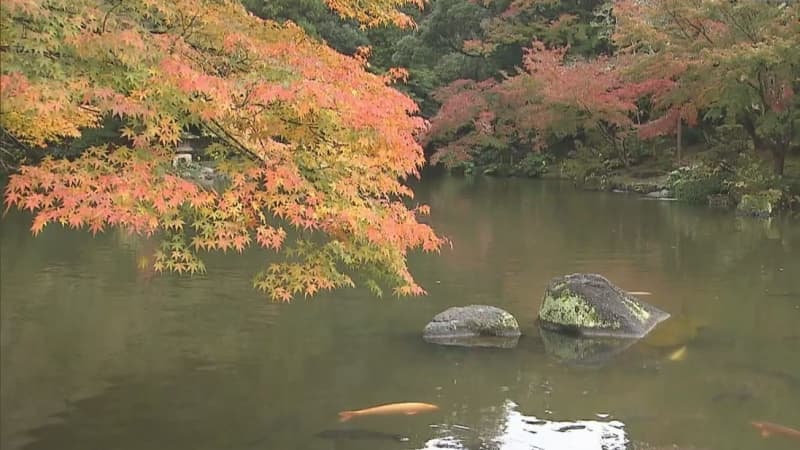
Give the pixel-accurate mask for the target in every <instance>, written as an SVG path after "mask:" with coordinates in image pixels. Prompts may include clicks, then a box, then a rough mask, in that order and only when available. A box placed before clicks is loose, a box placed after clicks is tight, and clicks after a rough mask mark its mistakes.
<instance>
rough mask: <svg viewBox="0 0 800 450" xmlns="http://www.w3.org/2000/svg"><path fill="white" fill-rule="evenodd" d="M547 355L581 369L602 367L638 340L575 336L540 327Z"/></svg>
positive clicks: (540, 334)
mask: <svg viewBox="0 0 800 450" xmlns="http://www.w3.org/2000/svg"><path fill="white" fill-rule="evenodd" d="M539 336H540V337H541V338H542V341H543V342H544V348H545V351H547V353H549V354H550V355H552V356H554V357H555V358H557V359H558V360H559V361H561V362H563V363H565V364H570V365H575V366H579V367H595V368H597V367H602V366H604V365H606V364H608V363H609V362H610V361H611V360H612V359H613V358H614V357H615V356H617V355H618V354H620V353H622V352H624V351H625V350H627V349H628V348H630V347H631V346H632V345H633V344H635V343H636V342H637V341H638V340H637V339H618V338H616V339H615V338H605V337H585V336H574V335H570V334H565V333H557V332H554V331H550V330H547V329H545V328H542V327H539Z"/></svg>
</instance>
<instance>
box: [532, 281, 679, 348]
mask: <svg viewBox="0 0 800 450" xmlns="http://www.w3.org/2000/svg"><path fill="white" fill-rule="evenodd" d="M668 317H669V314H667V313H665V312H664V311H661V310H659V309H658V308H656V307H654V306H652V305H649V304H647V303H643V302H641V301H639V300H637V299H636V298H634V297H632V296H630V295H628V294H627V293H626V292H625V291H623V290H622V289H620V288H618V287H616V286H614V285H613V284H612V283H611V282H610V281H608V280H607V279H605V278H604V277H602V276H600V275H596V274H572V275H567V276H564V277H559V278H556V279H554V280H552V281H551V282H550V285H549V286H548V287H547V290H546V291H545V295H544V300H543V302H542V306H541V308H540V309H539V320H540V323H541V325H542V326H543V327H544V328H546V329H550V330H554V331H566V332H570V333H575V334H581V335H586V336H612V337H636V338H638V337H642V336H644V335H645V334H647V333H648V332H649V331H650V330H651V329H652V328H653V327H655V325H656V324H657V323H658V322H661V321H662V320H664V319H666V318H668Z"/></svg>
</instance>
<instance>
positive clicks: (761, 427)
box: [750, 422, 800, 439]
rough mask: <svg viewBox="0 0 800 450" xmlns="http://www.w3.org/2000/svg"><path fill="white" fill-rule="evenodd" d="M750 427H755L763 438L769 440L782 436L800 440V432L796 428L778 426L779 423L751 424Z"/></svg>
mask: <svg viewBox="0 0 800 450" xmlns="http://www.w3.org/2000/svg"><path fill="white" fill-rule="evenodd" d="M750 425H752V426H754V427H755V428H756V429H757V430H758V431H760V432H761V437H765V438H767V437H770V436H772V435H781V436H786V437H790V438H795V439H800V430H795V429H794V428H789V427H787V426H784V425H778V424H777V423H770V422H750Z"/></svg>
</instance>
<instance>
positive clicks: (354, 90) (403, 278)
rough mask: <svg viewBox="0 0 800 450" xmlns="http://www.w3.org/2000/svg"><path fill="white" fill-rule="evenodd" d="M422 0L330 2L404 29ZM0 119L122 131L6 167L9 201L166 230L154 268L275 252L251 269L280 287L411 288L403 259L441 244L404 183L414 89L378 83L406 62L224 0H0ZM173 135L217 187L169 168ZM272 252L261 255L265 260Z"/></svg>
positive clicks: (9, 125)
mask: <svg viewBox="0 0 800 450" xmlns="http://www.w3.org/2000/svg"><path fill="white" fill-rule="evenodd" d="M407 3H411V4H415V5H417V6H421V3H422V2H421V1H420V0H383V1H374V2H360V1H355V0H328V1H327V4H328V5H329V6H330V7H331V8H332V9H333V10H334V11H337V12H338V13H339V14H342V15H343V16H345V17H348V18H352V19H355V20H358V21H359V22H361V23H362V24H364V25H365V26H375V25H379V24H397V25H401V26H408V25H410V24H411V21H410V18H409V17H408V16H407V15H406V14H403V13H402V12H400V11H398V10H397V9H396V7H397V6H400V5H404V4H407ZM0 13H1V14H2V33H0V36H1V37H0V39H1V40H2V41H1V42H0V48H2V63H3V64H2V75H1V76H0V100H2V110H1V111H0V128H2V132H3V133H4V134H5V135H7V136H10V137H11V138H12V140H13V142H15V143H16V144H17V145H20V146H24V147H28V148H36V147H42V146H44V145H50V146H53V145H56V146H57V145H59V144H62V143H64V142H67V141H68V140H70V139H73V138H75V137H79V136H81V135H82V134H83V133H86V132H87V131H88V130H91V129H92V128H93V127H98V126H99V125H100V123H101V121H102V120H105V119H108V118H113V119H114V120H116V121H117V122H118V124H119V133H120V140H121V143H118V142H109V143H107V144H104V145H99V146H93V147H91V148H89V149H87V150H86V151H84V152H83V153H82V154H80V155H79V156H78V157H76V158H72V159H65V158H54V157H49V156H47V157H44V158H43V159H42V160H41V161H39V162H38V163H37V164H31V165H25V166H22V167H21V168H20V169H19V172H18V173H16V174H13V175H12V176H11V177H10V180H9V182H8V185H7V187H6V192H5V199H6V203H7V205H8V206H9V207H12V206H14V207H18V208H21V209H24V210H29V211H32V212H33V213H34V219H33V225H32V230H33V232H34V233H35V234H38V233H39V232H40V231H42V229H43V228H44V227H45V226H46V225H48V224H53V223H55V224H61V225H64V226H69V227H72V228H88V229H89V230H91V231H92V232H99V231H102V230H104V229H106V228H108V227H119V228H121V229H124V230H127V231H130V232H132V233H137V234H141V235H147V236H152V235H163V243H162V245H161V247H160V248H159V250H158V251H157V252H156V255H155V259H154V268H155V269H156V270H159V271H160V270H171V271H177V272H198V271H203V270H205V267H204V266H203V263H202V261H201V260H200V257H199V253H200V252H202V251H209V250H236V251H239V252H241V251H243V250H244V249H245V248H248V247H251V246H257V247H261V248H265V249H272V250H274V251H276V252H279V253H280V255H282V258H281V259H280V260H278V261H275V262H272V263H270V264H268V266H267V268H266V269H265V270H264V271H263V272H261V273H259V274H258V275H257V276H256V278H255V281H254V284H255V286H256V287H257V288H259V289H261V290H264V291H266V292H267V293H268V294H269V295H270V296H271V297H272V298H274V299H281V300H288V299H290V298H292V297H293V296H294V295H297V294H305V295H311V294H314V293H315V292H317V291H319V290H321V289H331V288H335V287H340V286H353V285H354V284H355V281H354V277H358V276H362V277H363V279H364V281H363V282H364V283H365V284H366V285H367V286H368V287H370V288H371V289H373V290H374V291H376V292H377V293H380V292H381V288H380V286H382V285H386V284H388V285H389V286H391V287H392V288H393V290H394V292H395V293H397V294H402V295H406V294H421V293H423V292H424V291H423V289H422V288H421V287H420V286H419V285H418V284H417V283H416V282H415V281H414V279H413V277H412V276H411V274H410V273H409V271H408V268H407V265H406V255H407V252H408V251H409V250H411V249H414V248H421V249H424V250H426V251H436V250H438V249H439V248H440V246H441V245H442V243H443V240H442V239H441V238H440V237H438V236H437V235H436V234H435V233H434V231H433V230H432V229H431V228H430V227H429V226H428V225H426V224H423V223H420V222H418V221H417V216H418V215H419V214H426V213H427V212H428V208H427V207H426V206H424V205H417V206H414V207H408V206H407V205H406V203H408V200H409V199H411V198H412V197H413V193H412V191H411V190H410V189H409V188H408V187H407V186H405V185H404V184H403V180H404V179H405V178H406V177H408V176H413V175H416V174H417V173H418V172H417V171H418V169H419V167H420V166H421V164H423V162H424V157H423V154H422V149H421V148H420V146H419V145H418V144H417V143H416V142H415V139H414V136H415V134H416V133H418V132H419V131H420V130H422V128H423V127H424V121H423V120H422V119H421V118H420V117H418V116H415V113H416V111H417V107H416V105H415V104H414V102H413V101H412V100H411V99H409V98H408V97H406V96H405V95H403V94H402V93H400V92H398V91H397V90H395V89H393V88H392V87H391V84H392V83H393V82H394V81H395V79H396V78H398V77H403V76H405V72H404V71H402V70H394V71H392V72H391V73H389V74H387V75H375V74H370V73H368V72H366V71H365V70H364V66H365V61H366V60H365V58H366V54H367V52H366V50H361V51H359V52H358V53H357V54H356V55H355V56H352V57H351V56H345V55H342V54H339V53H337V52H335V51H334V50H332V49H330V48H329V47H327V46H325V45H324V44H322V43H320V42H318V41H316V40H314V39H312V38H310V37H309V36H308V35H307V34H306V33H305V32H304V31H303V30H302V29H301V28H299V27H297V26H296V25H294V24H293V23H291V22H287V23H282V24H279V23H277V22H274V21H269V20H262V19H259V18H257V17H255V16H253V15H252V14H249V13H248V12H247V11H246V10H245V9H244V7H243V6H242V5H241V4H240V3H239V2H237V1H232V0H203V1H194V0H192V1H189V0H171V1H163V0H132V1H124V2H123V1H117V2H104V1H100V0H48V1H40V0H5V1H3V2H2V4H0ZM186 130H191V131H194V132H198V133H201V134H202V135H203V136H205V137H206V138H208V139H210V140H211V142H212V144H211V146H210V147H209V149H208V152H207V153H208V155H210V156H213V157H214V158H215V159H216V165H215V169H216V171H217V172H219V173H221V174H223V175H224V178H225V179H226V180H227V181H226V183H225V185H224V186H223V187H220V188H218V189H208V188H204V187H202V186H200V185H198V184H196V183H195V182H193V181H191V180H189V179H186V178H183V177H182V176H181V174H180V172H179V171H177V170H175V169H174V168H173V167H172V165H171V163H172V158H173V156H174V154H175V153H174V151H175V150H174V149H175V146H176V145H177V144H178V143H179V142H180V140H181V136H182V133H183V132H184V131H186ZM273 260H274V258H273Z"/></svg>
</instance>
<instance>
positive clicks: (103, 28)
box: [100, 0, 122, 34]
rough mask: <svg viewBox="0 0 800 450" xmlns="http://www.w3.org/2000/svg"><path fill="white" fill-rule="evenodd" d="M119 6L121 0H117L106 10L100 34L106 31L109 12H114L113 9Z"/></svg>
mask: <svg viewBox="0 0 800 450" xmlns="http://www.w3.org/2000/svg"><path fill="white" fill-rule="evenodd" d="M120 6H122V0H119V1H118V2H117V4H116V5H114V6H112V7H111V8H110V9H109V10H108V11H107V12H106V15H105V17H103V26H102V27H100V34H103V33H105V32H106V22H108V16H110V15H111V13H112V12H114V10H115V9H117V8H119V7H120Z"/></svg>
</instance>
